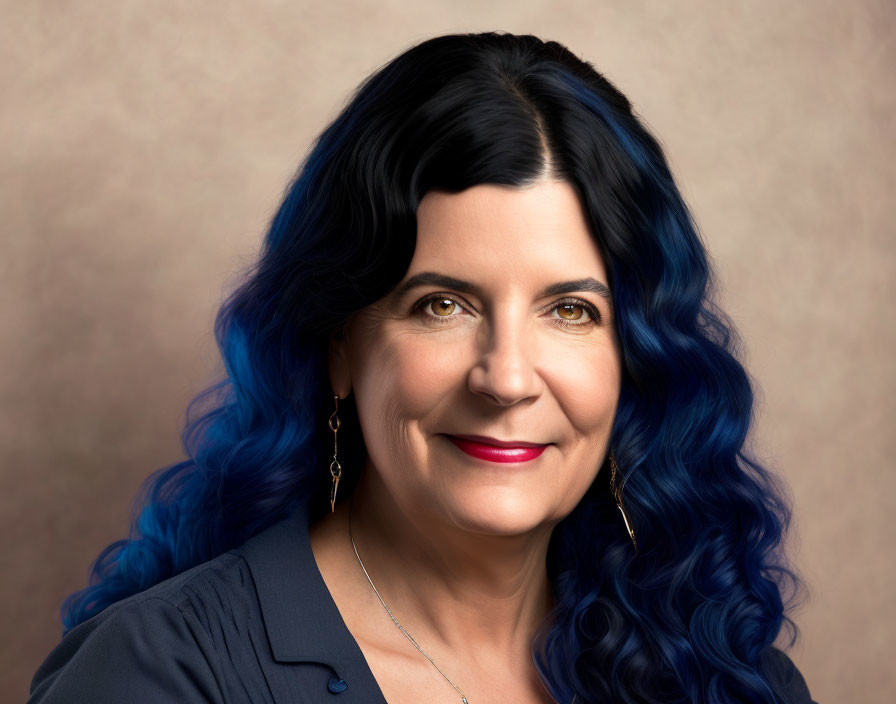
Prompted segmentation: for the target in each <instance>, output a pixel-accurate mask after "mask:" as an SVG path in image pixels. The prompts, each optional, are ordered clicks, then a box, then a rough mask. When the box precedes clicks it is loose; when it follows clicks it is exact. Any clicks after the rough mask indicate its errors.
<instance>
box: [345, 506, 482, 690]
mask: <svg viewBox="0 0 896 704" xmlns="http://www.w3.org/2000/svg"><path fill="white" fill-rule="evenodd" d="M348 539H349V540H351V541H352V550H354V551H355V557H357V558H358V564H359V565H361V569H362V570H364V576H365V577H367V581H368V582H370V586H371V587H373V592H374V594H376V596H377V599H379V600H380V603H381V604H382V605H383V608H384V609H385V610H386V613H387V614H389V618H391V619H392V622H393V623H394V624H395V625H396V626H398V630H400V631H401V632H402V633H404V635H405V637H406V638H407V639H408V640H409V641H411V644H412V645H413V646H414V647H415V648H416V649H417V650H418V651H420V654H421V655H422V656H423V657H425V658H426V659H427V660H429V662H430V663H432V666H433V667H434V668H436V669H437V670H438V671H439V674H440V675H441V676H442V677H444V678H445V679H446V680H448V684H450V685H451V686H452V687H454V689H455V690H457V693H458V694H459V695H460V700H461V703H462V704H469V702H468V701H467V698H466V696H464V693H463V692H462V691H461V690H460V687H458V686H457V685H456V684H454V682H452V681H451V679H450V678H449V677H448V675H446V674H445V673H444V672H442V668H440V667H439V666H438V665H436V663H435V661H434V660H433V659H432V658H431V657H430V656H429V655H427V654H426V653H425V652H424V651H423V648H421V647H420V646H419V645H417V641H415V640H414V638H413V637H412V636H411V634H410V633H408V632H407V631H406V630H405V629H404V626H402V625H401V624H400V623H399V622H398V619H397V618H395V616H394V615H393V613H392V611H391V609H389V607H388V606H386V602H385V601H383V597H381V596H380V593H379V591H377V588H376V586H374V584H373V580H372V579H371V578H370V575H369V574H367V568H366V567H364V563H363V562H361V556H360V555H359V554H358V548H357V547H355V539H354V538H353V537H352V505H351V501H349V507H348Z"/></svg>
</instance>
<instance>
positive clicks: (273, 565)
mask: <svg viewBox="0 0 896 704" xmlns="http://www.w3.org/2000/svg"><path fill="white" fill-rule="evenodd" d="M308 530H309V519H308V510H307V508H305V507H299V508H297V509H296V510H294V511H293V512H292V513H291V514H290V515H289V516H288V517H287V518H285V519H283V520H281V521H279V522H278V523H275V524H274V525H272V526H271V527H269V528H267V529H265V530H263V531H262V532H261V533H259V534H257V535H255V536H254V537H252V538H250V539H249V540H248V541H247V542H245V543H244V544H243V545H241V546H240V547H238V548H236V549H234V550H231V551H230V552H233V553H235V554H237V555H241V556H242V557H243V558H244V559H245V560H246V562H247V563H248V565H249V569H250V571H251V573H252V579H253V581H254V582H255V589H256V592H257V593H258V600H259V603H260V604H261V613H262V617H263V619H264V627H265V630H266V632H267V636H268V640H269V641H270V644H271V652H272V654H273V657H274V659H275V660H276V661H278V662H315V663H320V664H322V665H327V666H328V667H330V668H331V669H332V670H333V671H334V672H335V673H336V674H337V675H338V676H339V677H342V678H343V679H344V680H346V681H349V682H352V685H353V687H354V688H355V689H357V688H358V686H359V685H360V686H361V688H362V689H363V691H369V692H371V693H372V692H378V693H379V697H380V699H379V701H382V702H385V699H384V698H382V692H380V689H379V685H378V684H377V682H376V680H375V679H374V677H373V674H372V673H371V672H370V669H369V667H368V666H367V661H366V660H365V659H364V654H363V653H362V652H361V648H360V647H359V646H358V643H357V641H356V640H355V639H354V637H353V636H352V634H351V632H350V631H349V630H348V627H347V626H346V625H345V621H343V619H342V615H341V614H340V613H339V609H338V608H337V606H336V602H334V601H333V597H332V595H331V594H330V590H329V589H328V588H327V585H326V582H324V579H323V577H322V576H321V573H320V570H319V569H318V567H317V562H315V560H314V553H313V552H312V551H311V541H310V538H309V534H308Z"/></svg>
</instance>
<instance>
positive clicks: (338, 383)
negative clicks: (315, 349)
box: [328, 326, 352, 398]
mask: <svg viewBox="0 0 896 704" xmlns="http://www.w3.org/2000/svg"><path fill="white" fill-rule="evenodd" d="M348 346H349V341H348V338H347V337H346V334H345V326H343V327H341V328H339V329H338V330H337V331H336V332H334V333H333V334H332V335H330V344H329V354H328V362H329V370H330V387H331V388H332V389H333V393H334V394H336V395H338V396H339V398H345V397H346V396H348V395H349V393H351V390H352V375H351V369H350V367H349V355H348Z"/></svg>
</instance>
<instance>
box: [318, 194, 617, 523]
mask: <svg viewBox="0 0 896 704" xmlns="http://www.w3.org/2000/svg"><path fill="white" fill-rule="evenodd" d="M417 225H418V227H417V245H416V249H415V252H414V256H413V260H412V261H411V264H410V267H409V269H408V271H407V273H406V274H405V277H404V279H403V280H402V282H401V283H399V285H398V286H397V287H396V288H395V289H393V291H392V292H391V293H390V294H388V295H387V296H385V297H384V298H382V299H381V300H379V301H377V302H376V303H374V304H372V305H370V306H368V307H367V308H365V309H363V310H362V311H360V312H359V313H358V314H357V315H356V316H354V317H353V318H352V319H351V320H350V321H349V323H348V324H347V325H346V328H345V330H344V333H345V337H344V339H342V340H338V341H334V342H333V346H332V347H331V357H330V362H331V366H330V371H331V380H332V381H333V388H334V390H335V391H336V392H337V393H339V395H340V396H344V395H346V394H347V393H348V390H349V389H351V390H352V391H353V393H354V395H355V402H356V405H357V409H358V415H359V418H360V421H361V429H362V432H363V435H364V441H365V444H366V447H367V452H368V459H367V464H366V467H365V469H364V471H365V472H374V473H375V481H374V482H372V484H371V486H374V487H377V488H378V490H382V491H385V492H386V494H387V495H388V496H389V501H391V502H393V503H394V505H395V506H397V507H398V508H399V509H400V510H402V511H404V512H405V513H407V514H408V515H413V516H414V517H415V518H416V520H417V521H431V520H440V521H444V522H447V523H449V524H451V525H453V526H456V527H460V528H463V529H466V530H469V531H474V532H478V533H485V534H490V535H511V534H520V533H523V532H526V531H530V530H533V529H535V528H538V527H543V526H546V525H547V526H552V525H553V524H555V523H556V522H558V521H559V520H561V519H562V518H563V517H564V516H566V515H567V514H568V513H570V512H571V511H572V510H573V508H574V507H575V506H576V504H577V503H578V502H579V500H580V499H581V498H582V496H583V494H584V493H585V491H586V490H587V488H588V487H589V485H590V484H591V483H592V481H593V480H594V478H595V476H596V474H597V472H598V469H599V467H600V465H601V464H602V461H603V459H604V458H605V456H606V453H607V450H608V441H609V436H610V430H611V428H612V425H613V418H614V415H615V413H616V405H617V401H618V398H619V387H620V350H619V344H618V339H617V335H616V331H615V326H614V322H613V311H612V304H611V301H610V300H609V292H608V291H606V290H605V289H606V288H608V281H607V273H606V268H605V265H604V261H603V258H602V256H601V252H600V250H599V248H598V246H597V245H596V244H595V241H594V240H593V238H592V236H591V234H590V232H589V229H588V225H587V224H586V221H585V218H584V215H583V212H582V210H581V205H580V203H579V200H578V198H577V195H576V192H575V190H574V189H573V187H572V186H571V185H570V184H569V183H566V182H558V181H540V182H539V183H538V184H537V185H535V186H532V187H528V188H510V187H504V186H496V185H491V184H488V185H479V186H475V187H473V188H469V189H467V190H465V191H463V192H461V193H457V194H446V193H440V192H435V191H433V192H430V193H428V194H426V196H425V197H424V198H423V200H422V201H421V203H420V205H419V208H418V211H417ZM418 277H421V278H418ZM440 277H443V279H442V281H439V280H438V279H439V278H440ZM421 280H422V283H420V282H421ZM415 281H416V282H417V283H416V284H415ZM569 282H574V283H569ZM576 282H577V283H576ZM551 288H553V289H554V290H553V291H549V289H551ZM559 289H562V290H561V291H559V292H558V290H559ZM602 291H604V294H605V295H602V293H601V292H602ZM459 435H477V436H484V437H488V438H492V439H496V440H503V441H523V442H527V443H538V444H546V445H547V447H546V448H545V449H544V450H543V451H542V452H541V454H539V455H538V456H537V457H535V458H534V459H529V460H528V461H522V460H517V461H512V462H498V461H493V460H490V459H486V458H483V457H481V456H474V455H471V454H468V453H467V452H465V451H464V450H463V449H462V448H461V445H462V444H463V443H457V442H455V441H453V440H452V439H451V437H450V436H459Z"/></svg>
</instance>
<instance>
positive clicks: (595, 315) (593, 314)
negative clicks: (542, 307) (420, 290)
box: [413, 293, 601, 328]
mask: <svg viewBox="0 0 896 704" xmlns="http://www.w3.org/2000/svg"><path fill="white" fill-rule="evenodd" d="M444 300H448V301H452V302H453V303H455V304H457V305H458V306H460V307H461V308H466V304H464V303H461V302H460V301H458V300H457V299H455V298H454V297H453V296H449V295H447V294H444V293H436V294H433V295H431V296H427V297H426V298H422V299H420V300H419V301H417V303H416V304H414V308H413V310H414V312H415V313H416V312H422V311H423V309H424V308H425V307H426V304H427V303H430V302H432V301H444ZM568 305H573V306H578V307H580V308H583V309H584V310H585V311H586V312H587V313H588V315H589V317H590V318H591V320H589V321H587V322H584V323H573V322H570V321H569V320H563V319H562V318H551V322H552V323H554V324H556V325H558V327H562V328H585V327H590V326H592V325H596V324H597V323H599V322H600V320H601V317H600V313H599V312H598V310H597V308H595V307H594V306H593V305H591V304H590V303H588V302H587V301H583V300H581V299H580V298H564V299H562V300H560V301H557V302H556V303H554V305H553V306H552V307H551V310H552V311H553V310H554V309H556V308H560V307H562V306H568ZM424 315H426V317H427V318H428V319H431V320H433V321H434V322H436V324H438V325H444V324H445V323H447V322H449V321H450V320H451V318H456V317H457V316H456V315H432V314H430V313H424Z"/></svg>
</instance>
